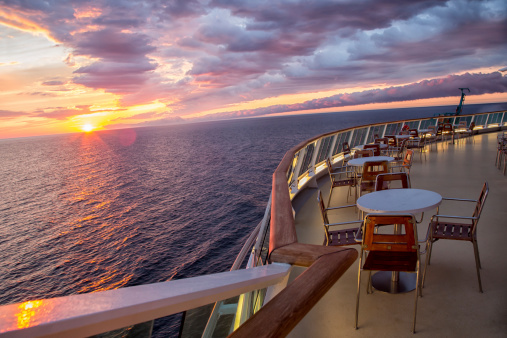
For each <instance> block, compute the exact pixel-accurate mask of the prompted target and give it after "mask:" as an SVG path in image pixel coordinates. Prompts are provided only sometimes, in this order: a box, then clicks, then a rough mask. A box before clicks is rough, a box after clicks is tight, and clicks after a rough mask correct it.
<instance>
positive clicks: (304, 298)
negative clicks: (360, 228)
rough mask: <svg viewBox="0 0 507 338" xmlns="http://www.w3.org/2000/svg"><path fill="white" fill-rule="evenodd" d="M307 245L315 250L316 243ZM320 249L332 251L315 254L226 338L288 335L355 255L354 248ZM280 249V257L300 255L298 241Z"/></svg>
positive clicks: (350, 263) (346, 267)
mask: <svg viewBox="0 0 507 338" xmlns="http://www.w3.org/2000/svg"><path fill="white" fill-rule="evenodd" d="M289 247H290V248H289ZM310 247H315V249H317V247H319V246H318V245H307V249H308V248H310ZM320 248H322V249H328V250H321V253H323V252H325V251H332V252H331V253H325V254H323V255H322V256H320V257H318V258H317V259H316V260H315V262H314V263H313V264H312V265H311V266H310V267H309V268H308V269H307V270H306V271H305V272H303V273H302V274H301V275H299V277H298V278H296V279H295V280H294V281H293V282H292V283H291V284H289V286H287V287H286V288H285V289H283V290H282V291H281V292H280V293H279V294H278V295H276V297H274V298H273V299H272V300H271V301H269V302H268V303H267V304H266V305H264V306H263V307H262V308H261V309H260V310H259V311H258V312H257V313H256V314H255V315H253V316H252V317H250V319H248V320H247V321H246V322H245V323H244V324H243V325H241V326H240V327H239V328H238V329H237V330H236V331H234V332H233V333H232V334H231V335H230V336H229V337H230V338H231V337H232V338H237V337H284V336H286V335H287V334H289V333H290V332H291V331H292V329H293V328H294V327H295V326H296V325H297V324H298V323H299V321H301V319H303V317H304V316H305V315H306V314H307V313H308V312H309V311H310V310H311V309H312V308H313V306H314V305H315V304H317V302H318V301H319V300H320V299H321V298H322V296H324V295H325V294H326V292H327V291H328V290H329V289H330V288H331V287H332V286H333V285H334V283H335V282H336V281H337V280H338V279H339V278H340V277H341V276H342V275H343V274H344V273H345V271H347V269H348V268H349V267H350V266H351V265H352V263H354V261H355V260H356V258H357V251H356V250H355V249H351V248H333V247H324V246H320ZM282 249H284V250H285V252H284V255H283V256H286V257H291V256H292V257H297V256H298V255H299V250H300V248H299V247H298V244H295V245H294V244H291V245H289V246H286V247H284V248H282ZM282 249H280V250H282Z"/></svg>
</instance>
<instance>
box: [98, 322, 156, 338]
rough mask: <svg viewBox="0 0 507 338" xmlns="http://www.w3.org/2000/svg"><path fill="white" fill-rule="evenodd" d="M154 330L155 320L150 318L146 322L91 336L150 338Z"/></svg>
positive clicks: (100, 337) (99, 337)
mask: <svg viewBox="0 0 507 338" xmlns="http://www.w3.org/2000/svg"><path fill="white" fill-rule="evenodd" d="M152 331H153V320H150V321H148V322H145V323H140V324H136V325H132V326H128V327H125V328H122V329H118V330H114V331H109V332H105V333H101V334H97V335H94V336H90V338H130V337H132V338H133V337H136V338H137V337H139V338H150V337H151V333H152Z"/></svg>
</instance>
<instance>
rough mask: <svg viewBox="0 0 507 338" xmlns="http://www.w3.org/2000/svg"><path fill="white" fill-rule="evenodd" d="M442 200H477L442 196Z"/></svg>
mask: <svg viewBox="0 0 507 338" xmlns="http://www.w3.org/2000/svg"><path fill="white" fill-rule="evenodd" d="M442 199H443V200H446V201H461V202H477V201H478V200H473V199H468V198H451V197H442Z"/></svg>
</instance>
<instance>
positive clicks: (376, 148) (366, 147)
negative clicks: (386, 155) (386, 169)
mask: <svg viewBox="0 0 507 338" xmlns="http://www.w3.org/2000/svg"><path fill="white" fill-rule="evenodd" d="M363 149H364V150H369V149H371V150H373V156H380V145H379V144H365V145H364V147H363Z"/></svg>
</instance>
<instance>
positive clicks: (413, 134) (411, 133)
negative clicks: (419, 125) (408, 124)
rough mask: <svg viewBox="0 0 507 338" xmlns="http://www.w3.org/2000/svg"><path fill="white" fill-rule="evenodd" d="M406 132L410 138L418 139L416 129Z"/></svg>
mask: <svg viewBox="0 0 507 338" xmlns="http://www.w3.org/2000/svg"><path fill="white" fill-rule="evenodd" d="M408 132H409V134H410V136H412V137H419V131H418V130H417V129H409V130H408Z"/></svg>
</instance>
